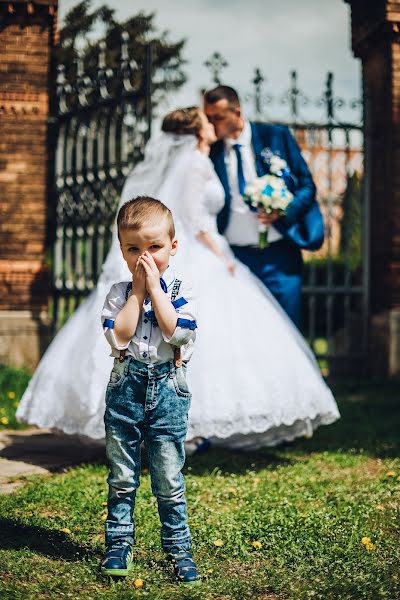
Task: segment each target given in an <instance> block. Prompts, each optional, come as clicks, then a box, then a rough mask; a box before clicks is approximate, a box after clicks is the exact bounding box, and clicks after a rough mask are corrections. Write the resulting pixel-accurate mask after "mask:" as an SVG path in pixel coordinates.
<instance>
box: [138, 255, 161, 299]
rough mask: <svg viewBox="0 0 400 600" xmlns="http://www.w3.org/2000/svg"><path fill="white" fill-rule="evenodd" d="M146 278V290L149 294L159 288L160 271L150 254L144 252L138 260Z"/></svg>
mask: <svg viewBox="0 0 400 600" xmlns="http://www.w3.org/2000/svg"><path fill="white" fill-rule="evenodd" d="M139 260H140V262H141V264H142V265H143V269H144V272H145V276H146V289H147V291H148V292H149V294H151V293H152V292H153V291H154V290H158V289H159V288H160V271H159V270H158V267H157V265H156V263H155V262H154V258H153V257H152V255H151V254H150V252H144V254H142V256H141V257H140V258H139Z"/></svg>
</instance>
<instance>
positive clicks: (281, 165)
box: [260, 148, 297, 192]
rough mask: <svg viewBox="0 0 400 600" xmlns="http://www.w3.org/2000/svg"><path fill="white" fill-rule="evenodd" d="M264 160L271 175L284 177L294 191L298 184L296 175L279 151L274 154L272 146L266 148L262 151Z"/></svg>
mask: <svg viewBox="0 0 400 600" xmlns="http://www.w3.org/2000/svg"><path fill="white" fill-rule="evenodd" d="M260 155H261V158H262V159H263V162H264V163H265V164H266V165H267V167H268V170H269V172H270V173H271V175H275V177H282V178H283V179H284V180H285V183H286V185H287V186H288V188H289V189H290V190H291V191H292V192H293V191H294V189H293V188H294V186H296V181H297V180H296V177H295V176H294V175H293V174H292V172H291V170H290V167H289V165H288V164H287V162H286V160H284V159H283V158H282V157H281V156H279V154H278V153H276V154H274V153H273V152H272V150H271V148H264V149H263V150H262V151H261V152H260Z"/></svg>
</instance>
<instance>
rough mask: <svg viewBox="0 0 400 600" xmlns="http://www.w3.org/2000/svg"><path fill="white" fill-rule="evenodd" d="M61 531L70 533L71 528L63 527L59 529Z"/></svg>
mask: <svg viewBox="0 0 400 600" xmlns="http://www.w3.org/2000/svg"><path fill="white" fill-rule="evenodd" d="M60 531H61V532H62V533H71V530H70V529H68V527H64V529H60Z"/></svg>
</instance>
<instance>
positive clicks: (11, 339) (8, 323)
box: [0, 310, 51, 371]
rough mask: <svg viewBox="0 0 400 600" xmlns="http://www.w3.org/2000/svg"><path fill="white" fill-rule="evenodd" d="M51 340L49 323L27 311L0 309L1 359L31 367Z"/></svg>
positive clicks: (17, 365) (31, 368) (31, 369)
mask: <svg viewBox="0 0 400 600" xmlns="http://www.w3.org/2000/svg"><path fill="white" fill-rule="evenodd" d="M50 341H51V328H50V323H49V322H48V321H46V319H45V318H40V317H34V316H32V313H31V312H30V311H12V310H2V311H0V363H1V364H6V365H9V366H13V367H25V368H26V369H28V370H29V371H33V370H34V369H35V367H36V366H37V364H38V362H39V360H40V358H41V356H42V355H43V353H44V351H45V350H46V348H47V346H48V345H49V343H50Z"/></svg>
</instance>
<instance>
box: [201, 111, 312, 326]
mask: <svg viewBox="0 0 400 600" xmlns="http://www.w3.org/2000/svg"><path fill="white" fill-rule="evenodd" d="M251 134H252V135H251V137H252V146H253V150H254V155H255V162H256V170H257V175H258V176H259V177H261V176H262V175H265V174H267V173H269V164H268V161H267V160H266V159H265V152H263V151H265V150H267V151H268V152H270V153H272V154H274V155H278V156H280V158H282V159H284V160H285V161H286V163H287V165H288V167H289V170H290V177H289V178H288V180H286V178H285V181H286V183H287V186H288V187H289V189H290V191H291V192H292V193H293V195H294V198H293V200H292V202H291V203H290V205H289V207H288V208H287V211H286V214H285V216H284V217H281V218H279V219H278V220H277V221H275V223H274V227H275V229H276V230H277V231H279V233H280V234H281V235H282V236H283V237H282V239H281V240H278V241H276V242H273V243H271V244H270V245H269V246H268V248H265V249H264V250H260V249H258V248H254V247H252V246H233V247H232V249H233V251H234V253H235V255H236V256H237V258H238V259H239V260H241V261H242V262H244V263H245V264H246V265H247V266H248V267H249V268H250V269H251V270H252V271H253V273H255V275H257V276H258V277H259V278H260V279H261V281H262V282H263V283H264V284H265V285H266V287H267V288H268V289H269V290H270V291H271V293H272V294H273V295H274V296H275V298H276V299H277V300H278V302H279V303H280V304H281V306H282V307H283V309H284V310H285V311H286V312H287V314H288V315H289V316H290V317H291V319H292V320H293V321H294V323H295V324H296V325H297V326H300V313H301V278H302V277H301V272H302V258H301V249H307V250H317V249H318V248H320V247H321V245H322V243H323V240H324V225H323V220H322V215H321V211H320V209H319V206H318V203H317V201H316V199H315V185H314V182H313V180H312V177H311V173H310V171H309V169H308V167H307V165H306V163H305V161H304V159H303V157H302V155H301V153H300V149H299V147H298V145H297V143H296V141H295V139H294V138H293V136H292V135H291V133H290V131H289V129H288V128H287V127H284V126H281V125H268V124H265V123H251ZM210 158H211V160H212V162H213V164H214V168H215V171H216V173H217V175H218V177H219V179H220V180H221V183H222V185H223V187H224V190H225V205H224V207H223V209H222V210H221V212H220V213H219V215H218V218H217V220H218V229H219V231H220V233H224V232H225V230H226V228H227V226H228V223H229V217H230V208H231V192H230V189H229V180H228V174H227V170H226V165H225V156H224V142H223V141H222V140H219V141H218V142H216V143H215V144H213V145H212V147H211V152H210Z"/></svg>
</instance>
